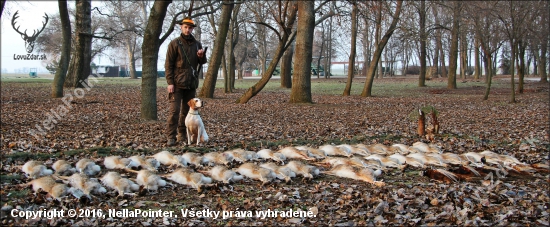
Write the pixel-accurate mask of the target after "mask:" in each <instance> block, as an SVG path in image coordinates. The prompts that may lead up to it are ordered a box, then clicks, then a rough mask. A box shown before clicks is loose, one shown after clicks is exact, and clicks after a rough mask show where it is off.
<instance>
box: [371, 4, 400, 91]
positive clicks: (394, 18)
mask: <svg viewBox="0 0 550 227" xmlns="http://www.w3.org/2000/svg"><path fill="white" fill-rule="evenodd" d="M402 5H403V1H397V5H396V6H395V13H394V15H393V16H392V22H391V25H390V27H389V28H388V30H387V31H386V33H385V34H384V36H383V37H382V39H381V40H380V43H377V45H376V50H375V51H374V56H373V58H372V61H371V62H370V66H369V70H368V71H367V79H366V82H365V87H364V88H363V92H362V93H361V96H363V97H371V96H372V82H373V80H374V74H375V70H376V64H377V62H378V60H379V59H380V55H382V51H383V50H384V47H385V46H386V43H388V40H389V39H390V37H391V36H392V34H393V32H394V31H395V28H396V27H397V22H398V21H399V14H400V13H401V6H402Z"/></svg>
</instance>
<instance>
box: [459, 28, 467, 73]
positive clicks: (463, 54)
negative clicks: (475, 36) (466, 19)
mask: <svg viewBox="0 0 550 227" xmlns="http://www.w3.org/2000/svg"><path fill="white" fill-rule="evenodd" d="M464 30H465V29H460V78H462V79H466V73H467V71H468V41H467V40H466V31H464Z"/></svg>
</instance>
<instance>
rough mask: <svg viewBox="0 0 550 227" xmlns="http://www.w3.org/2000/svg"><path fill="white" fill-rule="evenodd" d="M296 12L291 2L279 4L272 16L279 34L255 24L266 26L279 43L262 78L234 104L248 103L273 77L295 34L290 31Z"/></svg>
mask: <svg viewBox="0 0 550 227" xmlns="http://www.w3.org/2000/svg"><path fill="white" fill-rule="evenodd" d="M297 10H298V8H297V7H296V5H295V4H294V3H292V2H291V1H285V2H279V5H278V7H277V12H276V13H277V14H274V15H276V18H278V20H277V24H278V25H279V30H280V31H281V32H279V31H278V30H277V29H275V28H273V27H272V26H271V25H269V24H264V23H262V22H257V23H258V24H262V25H263V26H266V27H267V28H269V29H271V30H272V31H273V32H275V34H277V37H278V40H279V43H278V45H277V49H276V51H275V53H274V54H273V59H272V60H271V62H270V63H269V67H267V70H266V71H264V72H263V73H262V78H261V79H260V80H259V81H258V82H257V83H256V84H255V85H253V86H252V87H250V88H248V90H247V91H246V92H245V93H244V94H243V95H242V96H241V97H240V98H239V99H237V101H236V103H246V102H248V100H250V99H251V98H252V97H254V96H256V95H257V94H258V93H259V92H260V91H261V90H262V89H263V88H264V87H265V85H266V84H267V82H269V80H270V79H271V76H272V75H273V72H274V71H275V68H276V67H277V64H278V63H279V60H280V58H281V56H282V55H283V53H284V51H285V49H286V48H288V46H289V45H290V43H292V40H293V39H294V36H295V35H296V32H293V31H292V27H293V25H294V21H295V20H296V14H297ZM310 61H311V59H310ZM293 87H294V86H293Z"/></svg>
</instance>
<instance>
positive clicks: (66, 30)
mask: <svg viewBox="0 0 550 227" xmlns="http://www.w3.org/2000/svg"><path fill="white" fill-rule="evenodd" d="M57 4H58V7H59V17H60V21H61V33H62V37H63V39H62V44H61V45H62V47H61V56H60V58H59V64H58V65H57V70H56V71H55V76H54V79H53V83H52V94H51V96H52V98H61V97H63V84H64V83H65V76H66V74H67V70H68V69H69V62H70V57H71V21H70V19H69V11H68V10H67V1H65V0H59V1H58V3H57Z"/></svg>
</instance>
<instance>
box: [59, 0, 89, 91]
mask: <svg viewBox="0 0 550 227" xmlns="http://www.w3.org/2000/svg"><path fill="white" fill-rule="evenodd" d="M91 11H92V5H91V0H78V1H76V17H75V23H76V25H75V33H76V35H75V43H76V45H75V50H74V52H73V56H72V57H71V63H70V66H69V71H68V73H67V79H66V80H65V85H64V86H65V87H70V88H76V87H80V88H81V87H83V85H82V81H84V80H86V79H87V78H88V76H89V75H90V63H91V62H92V55H91V53H92V36H91V34H92V13H91Z"/></svg>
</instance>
